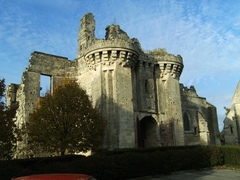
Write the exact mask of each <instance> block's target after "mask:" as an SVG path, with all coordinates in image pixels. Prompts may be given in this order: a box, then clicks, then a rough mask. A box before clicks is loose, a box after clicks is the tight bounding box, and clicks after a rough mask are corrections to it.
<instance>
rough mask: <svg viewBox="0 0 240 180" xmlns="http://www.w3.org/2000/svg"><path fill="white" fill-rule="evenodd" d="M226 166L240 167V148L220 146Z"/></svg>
mask: <svg viewBox="0 0 240 180" xmlns="http://www.w3.org/2000/svg"><path fill="white" fill-rule="evenodd" d="M219 148H220V149H221V151H222V152H223V154H224V164H225V165H226V166H232V167H237V168H239V167H240V146H220V147H219Z"/></svg>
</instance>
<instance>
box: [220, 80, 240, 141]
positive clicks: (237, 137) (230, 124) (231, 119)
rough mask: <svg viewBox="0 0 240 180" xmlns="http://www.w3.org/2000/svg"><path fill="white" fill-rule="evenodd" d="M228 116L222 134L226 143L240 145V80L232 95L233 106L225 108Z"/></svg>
mask: <svg viewBox="0 0 240 180" xmlns="http://www.w3.org/2000/svg"><path fill="white" fill-rule="evenodd" d="M225 109H226V117H225V119H224V127H223V130H222V135H223V138H224V144H225V145H234V146H238V145H240V126H239V125H240V82H239V83H238V85H237V88H236V90H235V93H234V95H233V97H232V107H231V108H225Z"/></svg>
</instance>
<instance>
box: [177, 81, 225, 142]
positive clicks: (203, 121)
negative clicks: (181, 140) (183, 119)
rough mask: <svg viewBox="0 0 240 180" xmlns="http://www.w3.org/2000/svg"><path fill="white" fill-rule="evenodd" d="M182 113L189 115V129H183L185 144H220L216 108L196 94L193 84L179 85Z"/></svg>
mask: <svg viewBox="0 0 240 180" xmlns="http://www.w3.org/2000/svg"><path fill="white" fill-rule="evenodd" d="M181 98H182V113H183V114H184V113H185V112H187V113H188V115H189V125H190V130H189V131H184V133H185V144H186V145H196V144H204V145H215V144H220V140H219V130H218V121H217V116H216V108H215V107H214V106H213V105H211V104H209V103H208V102H207V101H206V98H203V97H200V96H198V95H197V92H196V90H195V88H194V86H191V87H190V88H187V87H184V86H183V85H181Z"/></svg>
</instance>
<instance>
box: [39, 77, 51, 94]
mask: <svg viewBox="0 0 240 180" xmlns="http://www.w3.org/2000/svg"><path fill="white" fill-rule="evenodd" d="M47 92H51V76H47V75H42V74H41V77H40V97H44V96H45V94H46V93H47Z"/></svg>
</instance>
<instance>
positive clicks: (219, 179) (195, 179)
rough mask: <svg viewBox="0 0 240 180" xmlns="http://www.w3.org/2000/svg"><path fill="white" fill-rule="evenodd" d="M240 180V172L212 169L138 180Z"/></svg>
mask: <svg viewBox="0 0 240 180" xmlns="http://www.w3.org/2000/svg"><path fill="white" fill-rule="evenodd" d="M159 179H161V180H235V179H236V180H237V179H238V180H240V171H236V170H226V169H224V170H223V169H221V170H218V169H211V170H204V171H189V172H178V173H173V174H171V175H166V176H154V177H142V178H137V179H136V180H159Z"/></svg>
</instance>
